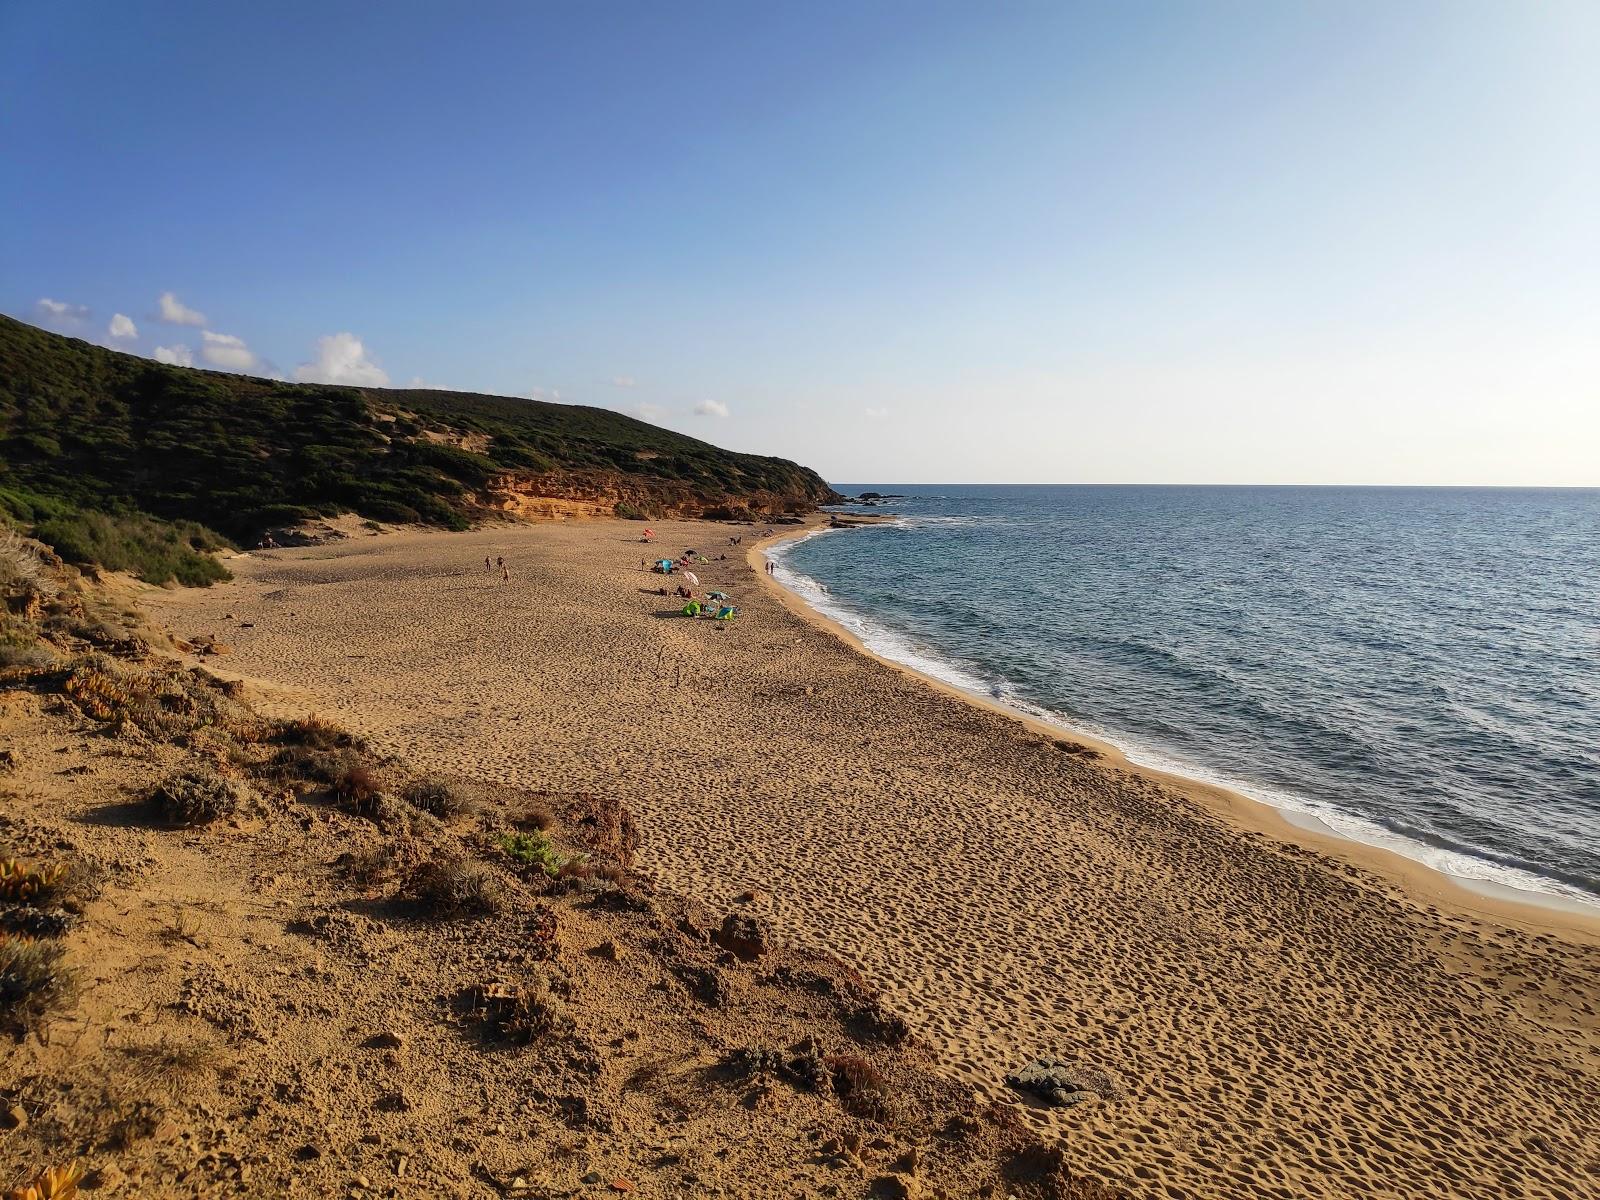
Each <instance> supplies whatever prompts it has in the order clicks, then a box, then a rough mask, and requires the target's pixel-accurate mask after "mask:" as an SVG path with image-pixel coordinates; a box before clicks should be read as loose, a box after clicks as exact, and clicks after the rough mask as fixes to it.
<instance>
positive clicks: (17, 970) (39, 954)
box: [0, 934, 71, 1034]
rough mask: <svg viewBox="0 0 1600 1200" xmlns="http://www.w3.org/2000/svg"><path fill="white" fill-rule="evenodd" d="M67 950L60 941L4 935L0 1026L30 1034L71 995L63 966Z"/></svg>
mask: <svg viewBox="0 0 1600 1200" xmlns="http://www.w3.org/2000/svg"><path fill="white" fill-rule="evenodd" d="M65 953H66V948H65V947H64V946H63V945H62V944H61V943H60V942H56V941H36V940H35V939H33V938H30V937H18V936H16V935H14V934H0V1025H3V1026H4V1027H5V1028H6V1029H7V1030H9V1031H10V1032H12V1033H19V1034H21V1033H27V1032H28V1031H29V1030H31V1029H33V1028H35V1027H36V1026H37V1025H38V1024H39V1022H40V1021H42V1020H43V1019H44V1018H45V1016H46V1015H47V1014H48V1013H49V1012H50V1010H51V1009H53V1008H55V1007H57V1006H58V1005H60V1004H63V1003H65V1002H66V1000H67V999H68V998H69V996H70V994H71V976H70V975H68V973H67V971H66V969H65V968H64V967H63V966H62V965H61V960H62V957H63V956H64V955H65Z"/></svg>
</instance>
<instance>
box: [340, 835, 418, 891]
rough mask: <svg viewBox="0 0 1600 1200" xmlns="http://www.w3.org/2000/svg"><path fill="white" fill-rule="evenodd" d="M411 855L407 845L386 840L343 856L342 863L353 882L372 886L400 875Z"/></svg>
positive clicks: (366, 886) (347, 875)
mask: <svg viewBox="0 0 1600 1200" xmlns="http://www.w3.org/2000/svg"><path fill="white" fill-rule="evenodd" d="M409 857H410V853H409V851H408V849H407V848H406V847H404V846H402V845H399V844H397V843H395V842H388V841H386V842H380V843H378V845H376V846H370V847H368V848H367V849H365V850H355V851H352V852H350V853H349V854H346V855H344V856H342V857H341V859H340V865H341V866H342V867H343V868H344V873H345V876H346V877H347V878H348V879H349V880H350V882H351V883H354V884H355V885H356V886H357V887H363V888H370V887H376V886H377V885H378V884H380V883H384V882H387V881H388V880H389V879H392V878H393V877H394V876H396V875H398V874H399V873H400V869H401V867H402V866H404V865H405V862H406V860H407V859H408V858H409Z"/></svg>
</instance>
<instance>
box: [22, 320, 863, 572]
mask: <svg viewBox="0 0 1600 1200" xmlns="http://www.w3.org/2000/svg"><path fill="white" fill-rule="evenodd" d="M541 494H549V495H553V496H559V497H564V498H566V499H568V500H572V499H582V500H584V501H586V502H587V505H588V508H587V510H588V511H598V510H599V509H601V508H605V509H615V511H617V513H618V514H619V515H629V516H656V515H666V514H668V513H671V514H676V515H687V516H698V515H733V514H741V513H746V512H751V513H760V514H771V513H780V512H804V511H809V510H810V509H812V508H814V507H816V505H818V504H820V503H826V502H827V501H829V500H830V499H833V498H834V496H833V492H832V490H831V489H830V488H829V487H828V485H827V484H826V483H824V482H823V481H822V479H821V478H820V477H819V476H818V475H817V474H816V472H814V471H810V470H808V469H806V468H804V467H801V466H798V465H796V464H795V463H792V462H789V461H787V460H785V459H780V458H770V457H765V456H761V455H754V454H738V453H734V452H732V451H728V450H722V449H719V448H718V447H716V446H712V445H710V444H709V443H706V442H702V441H700V440H698V439H696V438H692V437H688V436H686V435H684V434H680V433H674V432H672V431H671V430H667V429H662V428H659V427H658V426H654V425H650V424H648V423H646V422H644V421H639V420H635V419H634V418H632V417H628V416H624V415H623V414H621V413H615V412H611V411H609V410H606V409H599V408H583V407H578V406H575V405H565V404H551V403H547V402H543V401H538V400H526V399H520V398H514V397H505V396H484V395H475V394H470V393H465V392H446V391H415V390H393V389H387V388H352V387H337V386H329V385H322V384H302V383H288V382H283V381H277V380H270V379H260V378H254V377H251V376H244V375H230V374H224V373H221V372H216V371H204V370H199V369H195V368H191V367H175V366H167V365H164V364H162V363H156V362H152V361H150V360H148V359H144V358H139V357H136V356H134V355H130V354H122V353H118V352H117V351H114V350H107V349H105V348H103V347H100V346H96V345H92V344H90V343H88V342H84V341H80V340H78V339H75V338H68V337H63V336H61V335H59V334H54V333H48V332H46V331H44V330H41V329H36V328H34V327H32V326H30V325H26V324H23V323H22V322H20V321H15V320H12V319H11V318H9V317H5V316H0V515H4V516H9V517H10V518H11V519H12V520H13V521H14V522H16V523H18V524H20V525H22V526H24V527H26V528H27V529H29V530H30V531H31V532H32V533H33V534H34V536H36V537H38V538H39V539H40V540H42V541H45V542H48V543H50V544H51V545H52V546H54V547H55V549H56V551H57V552H58V553H59V554H61V555H62V557H64V558H66V559H68V560H69V561H74V562H79V563H94V564H98V565H101V566H104V567H108V568H111V569H114V570H130V571H134V572H135V573H137V574H138V575H140V577H142V578H144V579H147V580H149V581H151V582H160V583H164V582H167V581H169V580H173V579H176V580H177V581H179V582H181V583H186V584H203V583H208V582H211V581H212V580H214V579H218V578H222V577H224V576H225V571H224V570H223V568H222V567H221V565H220V564H219V563H218V562H217V561H216V560H215V559H214V558H212V557H210V556H209V554H208V553H207V552H208V551H210V550H214V549H218V548H221V547H224V546H226V545H228V544H229V543H230V542H250V541H253V540H254V539H255V538H256V537H258V536H259V535H260V534H261V533H262V532H263V531H265V530H269V529H273V528H278V527H282V526H286V525H293V524H295V523H297V522H300V521H304V520H310V519H314V518H317V517H326V516H332V515H336V514H339V513H347V512H354V513H358V514H360V515H362V516H364V517H368V518H370V519H372V520H377V521H391V522H420V523H423V524H431V525H437V526H440V527H442V528H447V529H460V528H465V527H466V526H467V525H469V524H470V523H471V522H472V521H473V520H474V519H476V518H479V517H481V516H484V515H488V514H490V513H493V512H497V511H506V510H508V509H510V510H513V511H522V510H525V509H526V507H527V506H526V505H520V506H519V505H516V504H510V503H503V502H502V498H503V497H506V496H519V497H524V498H525V497H527V496H538V495H541Z"/></svg>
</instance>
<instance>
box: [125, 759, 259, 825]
mask: <svg viewBox="0 0 1600 1200" xmlns="http://www.w3.org/2000/svg"><path fill="white" fill-rule="evenodd" d="M249 795H250V793H249V789H247V788H246V787H245V786H244V784H242V783H240V782H238V781H237V780H233V779H228V778H225V777H224V776H221V775H218V774H216V773H215V772H213V771H209V770H203V769H191V770H188V771H180V772H179V773H178V774H176V775H173V776H170V777H169V778H168V779H166V780H165V781H164V782H162V783H161V784H160V786H158V787H157V788H156V789H155V790H154V791H153V792H151V793H150V796H149V801H148V802H149V806H150V808H151V810H152V811H153V812H154V813H155V814H156V815H157V816H158V817H159V818H160V819H161V820H162V821H164V822H165V823H166V824H168V825H178V826H185V827H188V826H195V825H209V824H211V823H212V822H213V821H219V820H221V819H222V818H224V817H231V816H233V815H234V814H235V813H236V812H238V810H239V806H240V805H241V804H243V803H244V802H245V801H246V800H247V799H249Z"/></svg>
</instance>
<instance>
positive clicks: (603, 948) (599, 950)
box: [589, 941, 623, 962]
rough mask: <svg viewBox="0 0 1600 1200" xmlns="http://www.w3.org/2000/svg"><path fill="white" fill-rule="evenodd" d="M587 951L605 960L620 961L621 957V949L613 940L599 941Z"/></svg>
mask: <svg viewBox="0 0 1600 1200" xmlns="http://www.w3.org/2000/svg"><path fill="white" fill-rule="evenodd" d="M589 953H590V954H592V955H594V956H595V957H596V958H603V959H605V960H606V961H607V962H621V961H622V957H623V949H622V947H621V946H620V945H618V944H617V943H616V942H615V941H605V942H601V943H600V944H599V945H598V946H596V947H594V949H592V950H590V951H589Z"/></svg>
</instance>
